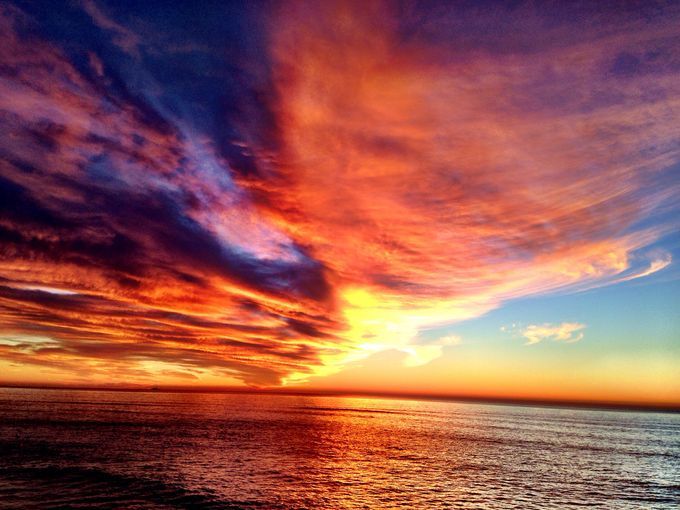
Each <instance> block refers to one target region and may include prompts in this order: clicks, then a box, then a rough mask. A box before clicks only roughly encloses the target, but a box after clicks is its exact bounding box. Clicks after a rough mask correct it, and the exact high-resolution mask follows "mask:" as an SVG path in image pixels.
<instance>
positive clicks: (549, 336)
mask: <svg viewBox="0 0 680 510" xmlns="http://www.w3.org/2000/svg"><path fill="white" fill-rule="evenodd" d="M585 328H586V325H585V324H580V323H578V322H562V323H561V324H549V323H545V324H530V325H529V326H527V327H526V328H524V329H522V330H520V332H519V333H520V335H522V336H523V337H524V338H526V339H527V342H526V344H525V345H534V344H537V343H540V342H542V341H543V340H552V341H554V342H564V343H568V344H571V343H575V342H578V341H580V340H582V339H583V330H584V329H585Z"/></svg>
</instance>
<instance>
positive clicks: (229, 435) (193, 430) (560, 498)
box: [0, 389, 680, 510]
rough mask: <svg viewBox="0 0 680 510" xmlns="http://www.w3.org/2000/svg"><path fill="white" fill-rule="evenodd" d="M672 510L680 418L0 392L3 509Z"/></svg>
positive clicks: (367, 401)
mask: <svg viewBox="0 0 680 510" xmlns="http://www.w3.org/2000/svg"><path fill="white" fill-rule="evenodd" d="M583 507H594V508H607V509H639V508H643V509H648V508H659V509H661V508H680V415H677V414H671V413H651V412H650V413H644V412H623V411H604V410H583V409H570V408H549V407H523V406H506V405H486V404H472V403H456V402H439V401H437V402H434V401H414V400H396V399H374V398H345V397H311V396H309V397H308V396H281V395H256V394H217V393H212V394H201V393H163V392H148V393H143V392H107V391H67V390H33V389H30V390H29V389H0V508H2V509H32V508H36V509H37V508H41V509H42V508H134V509H151V508H153V509H157V508H159V509H175V508H209V509H212V508H215V509H253V508H257V509H282V510H283V509H285V510H288V509H390V508H409V509H421V508H422V509H442V508H475V509H478V508H489V509H505V508H517V509H533V508H537V509H539V508H540V509H553V508H554V509H569V508H583Z"/></svg>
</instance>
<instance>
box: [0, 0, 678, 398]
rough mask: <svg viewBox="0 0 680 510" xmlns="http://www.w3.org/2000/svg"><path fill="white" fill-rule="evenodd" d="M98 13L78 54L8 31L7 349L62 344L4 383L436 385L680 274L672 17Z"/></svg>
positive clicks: (41, 20)
mask: <svg viewBox="0 0 680 510" xmlns="http://www.w3.org/2000/svg"><path fill="white" fill-rule="evenodd" d="M98 5H99V4H95V3H93V2H89V1H88V2H85V3H83V4H82V10H81V11H78V10H77V9H75V8H74V9H72V10H68V11H65V13H64V19H68V21H69V23H73V24H74V25H73V26H77V27H78V33H79V34H83V39H84V40H83V41H74V40H73V38H72V37H67V38H64V36H63V34H62V32H63V30H64V28H63V27H57V28H58V29H55V25H59V23H58V22H57V21H56V20H55V19H53V18H52V17H51V16H49V14H47V13H42V14H41V13H40V12H38V14H40V15H33V14H31V13H25V12H23V11H20V10H19V9H17V8H15V7H12V6H4V7H3V8H2V11H0V12H1V14H2V15H1V16H0V43H1V44H0V60H1V61H2V62H3V66H2V70H1V74H0V324H1V326H0V334H3V335H9V336H11V338H46V339H47V340H45V341H44V342H43V343H44V345H40V346H37V345H38V344H39V343H40V342H37V343H36V342H35V341H30V342H18V343H17V342H13V343H7V345H4V347H3V351H2V356H1V358H2V359H3V360H11V361H12V362H13V363H18V364H20V365H22V364H24V365H26V366H29V365H31V366H33V365H34V366H49V367H52V368H54V369H55V370H57V369H59V370H62V373H63V374H75V373H76V372H77V371H78V370H80V369H83V367H86V368H87V369H88V370H89V371H90V373H92V374H96V376H97V377H106V374H107V373H108V374H109V375H110V376H111V377H112V378H116V377H129V378H131V379H135V378H140V377H141V378H144V377H152V375H149V374H160V375H158V376H159V377H162V375H163V374H166V375H167V374H175V375H176V376H178V377H180V375H179V374H192V375H193V376H195V377H198V380H202V379H201V378H202V377H207V376H208V375H210V374H213V375H214V374H218V375H220V376H221V375H225V374H227V376H228V377H231V378H235V379H238V380H240V381H242V382H246V383H248V384H255V385H258V384H260V385H263V384H264V385H272V384H281V383H286V382H292V381H300V380H305V379H307V378H309V377H311V376H313V375H323V374H327V373H331V372H333V371H337V370H338V369H339V368H340V367H342V366H343V365H344V364H346V363H348V362H350V361H352V360H356V359H361V358H362V357H366V356H367V355H369V354H370V353H372V352H376V350H389V349H397V350H400V351H402V352H406V353H408V354H409V358H408V361H407V363H409V364H423V363H427V362H429V361H431V360H432V359H434V358H436V357H437V356H440V355H441V353H442V349H443V347H444V346H446V345H453V344H454V343H455V341H454V340H453V339H448V340H447V339H440V341H438V342H434V343H430V344H422V343H421V342H420V340H419V338H420V333H421V332H422V331H423V330H424V329H426V328H431V327H434V326H441V325H445V324H451V323H455V322H457V321H461V320H465V319H470V318H473V317H478V316H480V315H482V314H484V313H486V312H488V311H489V310H492V309H494V308H496V307H499V306H502V304H503V303H505V302H507V301H509V300H512V299H515V298H519V297H524V296H536V295H544V294H546V293H551V292H576V291H580V290H583V289H588V288H594V287H599V286H603V285H609V284H614V283H619V282H622V281H625V280H630V279H632V278H639V277H643V276H648V275H651V274H653V273H655V272H657V271H660V270H662V269H663V268H665V267H667V266H668V265H670V264H671V263H672V259H671V256H670V254H669V253H667V252H666V251H664V250H663V249H662V248H658V244H659V241H660V240H663V239H664V237H665V236H667V235H669V234H670V233H673V232H675V231H677V221H675V222H674V220H672V218H674V217H677V214H675V213H677V203H678V202H677V200H676V197H677V194H678V191H679V189H678V181H677V179H676V178H674V177H673V175H674V174H673V171H674V169H675V168H677V167H676V166H674V165H677V163H678V161H679V160H680V147H678V144H677V140H678V137H679V136H680V126H679V125H678V123H677V121H676V119H677V118H678V116H679V114H680V80H678V69H680V54H679V53H678V49H677V48H680V45H679V44H677V42H678V41H677V28H676V27H677V21H678V18H679V17H680V13H679V12H678V9H677V8H676V7H675V6H669V7H667V8H663V9H660V11H659V12H660V14H655V13H654V12H649V13H646V14H644V15H643V13H638V12H631V11H626V12H624V11H621V12H619V10H616V12H607V13H605V14H603V13H601V12H600V11H598V10H597V9H595V10H594V11H592V12H591V11H590V10H589V9H590V7H588V6H586V5H582V6H572V7H554V8H553V9H547V8H542V7H530V6H520V7H518V8H517V9H516V10H512V9H510V8H508V9H507V12H506V9H505V8H499V10H498V12H496V13H495V14H494V15H493V16H489V13H486V15H485V16H479V15H478V14H479V12H478V11H477V10H476V9H477V8H473V7H463V6H446V5H432V6H426V5H422V6H420V7H419V8H418V9H414V10H412V11H410V10H409V11H407V10H404V9H401V8H398V7H397V6H395V5H393V4H389V3H386V4H383V3H380V2H370V3H368V4H365V5H363V4H359V3H333V2H323V3H321V4H314V3H312V2H296V3H291V4H287V5H285V6H281V7H277V6H272V7H271V9H265V10H262V12H259V11H258V12H257V13H254V12H252V11H251V10H247V12H245V11H244V13H240V14H239V13H238V12H232V11H235V9H232V8H229V10H228V13H227V14H223V15H222V16H223V18H224V19H221V18H220V15H221V14H220V13H219V12H215V13H214V14H215V18H214V19H215V20H219V21H220V22H219V23H217V22H215V23H214V24H215V25H216V26H218V27H219V28H218V29H215V27H214V26H213V21H211V22H210V23H207V22H206V21H205V20H203V21H201V20H199V19H197V20H196V23H197V26H196V27H193V26H192V29H191V30H190V31H189V32H188V34H187V32H186V31H185V30H184V29H183V28H182V27H183V26H184V25H185V24H186V23H184V25H182V26H175V25H173V20H175V21H177V19H182V20H183V19H184V17H183V16H184V14H186V13H184V11H182V12H180V14H181V15H178V14H177V12H175V11H172V9H170V8H168V11H167V13H166V14H167V16H163V17H158V16H154V15H153V14H154V13H153V12H151V13H150V12H149V11H147V12H146V18H144V10H143V9H141V10H140V11H139V12H136V11H135V12H134V13H130V16H129V17H126V18H125V20H127V21H130V20H131V19H135V27H140V26H148V27H150V28H149V30H148V31H144V32H140V31H138V30H132V29H131V28H129V27H128V26H126V23H125V20H124V19H123V18H120V19H118V18H116V19H115V20H114V17H112V13H113V11H112V12H111V13H109V12H108V11H109V10H108V9H105V8H102V7H98ZM38 8H39V7H36V9H38ZM27 9H28V7H27ZM131 9H133V10H134V8H131ZM225 9H226V7H225ZM569 9H572V10H571V11H570V10H569ZM225 12H227V11H225ZM71 18H72V19H71ZM209 18H210V19H211V20H213V18H212V17H209ZM60 19H61V18H60ZM192 19H193V18H192ZM576 19H579V20H590V21H588V22H585V23H581V22H579V23H576V22H575V21H574V20H576ZM78 20H79V21H78ZM484 20H486V21H484ZM202 22H203V23H206V26H205V27H204V26H203V25H201V24H200V23H202ZM222 22H223V23H224V25H223V23H222ZM486 23H491V25H489V26H492V27H494V28H493V30H490V29H489V26H487V25H486ZM68 26H71V25H68ZM224 27H226V28H224ZM244 27H247V30H246V29H244ZM203 28H205V30H203ZM222 28H224V29H222ZM260 32H261V33H260ZM150 34H152V35H153V37H152V35H150ZM158 34H173V37H175V36H176V38H177V40H176V41H172V42H173V43H174V44H168V45H167V47H168V48H171V47H172V48H180V47H183V48H201V50H200V51H201V57H200V58H196V59H193V58H192V59H186V58H185V57H181V58H177V55H176V51H174V50H172V51H171V50H168V52H167V53H163V47H164V46H163V45H162V44H159V40H160V39H159V37H158ZM224 34H227V35H224ZM150 38H153V41H154V42H153V48H152V50H153V51H151V49H150V48H149V47H147V44H150V43H148V39H150ZM164 41H165V42H168V41H166V40H164ZM111 46H113V47H114V50H115V49H116V48H118V49H123V50H124V52H127V53H128V54H132V55H133V56H134V57H135V58H133V59H132V61H133V62H131V61H130V59H122V57H121V55H120V51H112V50H111ZM147 50H149V51H147ZM121 59H122V60H121ZM579 334H581V333H578V332H577V331H574V332H573V333H572V335H573V336H571V337H570V338H575V337H576V336H578V335H579ZM154 363H156V364H157V365H154ZM107 366H109V367H111V368H110V370H109V372H107V368H106V367H107ZM59 367H61V368H59ZM126 367H127V369H126ZM150 367H151V368H150ZM154 367H155V368H154ZM93 376H94V375H93ZM185 378H191V379H192V378H193V377H189V376H186V377H185Z"/></svg>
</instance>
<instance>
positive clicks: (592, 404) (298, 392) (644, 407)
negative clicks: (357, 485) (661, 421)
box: [0, 382, 680, 413]
mask: <svg viewBox="0 0 680 510" xmlns="http://www.w3.org/2000/svg"><path fill="white" fill-rule="evenodd" d="M0 389H32V390H57V391H114V392H131V393H198V394H201V393H202V394H211V393H223V394H253V395H281V396H305V397H344V398H372V399H395V400H420V401H441V402H458V403H469V404H475V403H477V404H491V405H504V406H521V407H549V408H570V409H586V410H588V409H601V410H609V411H629V412H630V411H632V412H652V413H659V412H660V413H680V404H647V403H644V402H630V403H628V402H606V401H582V400H550V399H531V398H510V397H507V398H505V397H484V396H469V395H427V394H418V393H396V392H395V393H389V392H368V391H366V392H362V391H349V390H346V391H345V390H335V391H333V390H325V391H324V390H314V389H310V390H306V389H300V388H298V389H279V388H274V389H261V388H229V387H227V388H220V387H202V388H201V387H198V388H190V387H189V388H187V387H162V386H161V387H158V386H138V387H137V386H136V387H133V386H66V385H32V384H12V383H1V382H0Z"/></svg>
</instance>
